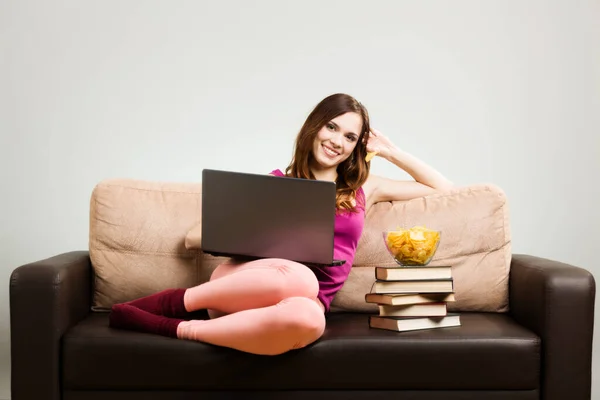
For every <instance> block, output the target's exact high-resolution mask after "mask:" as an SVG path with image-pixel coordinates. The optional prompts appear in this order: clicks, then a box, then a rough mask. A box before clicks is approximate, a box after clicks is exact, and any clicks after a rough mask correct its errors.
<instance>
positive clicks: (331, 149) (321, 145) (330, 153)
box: [312, 112, 363, 169]
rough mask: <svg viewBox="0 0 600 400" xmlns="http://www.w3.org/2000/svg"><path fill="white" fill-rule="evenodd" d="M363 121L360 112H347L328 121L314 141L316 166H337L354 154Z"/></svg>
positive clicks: (324, 167)
mask: <svg viewBox="0 0 600 400" xmlns="http://www.w3.org/2000/svg"><path fill="white" fill-rule="evenodd" d="M362 126H363V121H362V118H361V116H360V115H359V114H357V113H354V112H347V113H345V114H342V115H340V116H338V117H336V118H334V119H332V120H331V121H329V122H327V123H326V124H325V125H324V126H323V127H322V128H321V129H320V130H319V132H318V133H317V136H316V137H315V140H314V143H313V149H312V151H313V156H314V161H315V164H316V165H315V167H317V168H319V169H330V168H336V167H337V166H338V165H339V164H340V163H341V162H343V161H344V160H346V159H347V158H348V157H350V156H351V155H352V152H353V151H354V148H355V147H356V144H357V143H358V139H359V138H360V132H361V130H362Z"/></svg>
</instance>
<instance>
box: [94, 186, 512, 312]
mask: <svg viewBox="0 0 600 400" xmlns="http://www.w3.org/2000/svg"><path fill="white" fill-rule="evenodd" d="M201 193H202V185H201V183H174V182H148V181H141V180H131V179H112V180H105V181H102V182H100V183H99V184H98V185H97V186H96V187H95V188H94V190H93V192H92V196H91V201H90V237H89V251H90V258H91V261H92V265H93V269H94V298H93V302H92V309H93V310H95V311H102V310H108V309H110V307H111V306H112V305H113V304H115V303H121V302H125V301H129V300H132V299H135V298H139V297H142V296H146V295H148V294H151V293H155V292H158V291H160V290H163V289H167V288H175V287H191V286H194V285H197V284H200V283H203V282H206V281H208V279H209V278H210V275H211V274H212V271H213V270H214V269H215V268H216V267H217V265H218V264H220V263H221V262H224V261H226V259H225V258H222V257H213V256H210V255H207V254H204V253H202V252H201V251H199V250H198V248H197V245H198V243H197V242H195V240H197V238H198V237H199V236H198V235H197V231H198V227H199V223H200V217H201ZM414 225H426V226H428V227H430V228H432V229H439V230H441V231H442V240H441V242H440V246H439V248H438V251H437V253H436V256H435V257H434V260H433V261H432V262H431V265H442V264H450V265H452V266H453V276H454V281H455V290H456V294H455V296H456V302H454V303H449V308H450V309H451V310H456V311H471V310H473V311H474V310H480V311H497V312H502V311H506V310H507V309H508V270H509V266H510V237H509V229H508V213H507V205H506V199H505V197H504V194H503V193H502V191H501V190H500V189H498V188H496V187H494V186H491V185H478V186H469V187H465V188H459V189H455V190H453V191H451V192H447V193H441V194H436V195H432V196H428V197H424V198H420V199H414V200H410V201H407V202H394V203H379V204H376V205H374V206H373V207H372V208H371V209H370V210H369V213H368V214H367V221H366V224H365V229H364V232H363V235H362V237H361V240H360V242H359V246H358V252H357V255H356V258H355V264H354V266H353V268H352V271H351V273H350V276H349V278H348V280H347V281H346V283H345V285H344V287H343V288H342V289H341V291H340V292H339V293H338V295H337V296H336V298H335V299H334V302H333V304H332V311H366V312H371V311H376V307H375V305H373V304H368V303H366V302H365V294H366V293H368V292H369V291H370V290H371V286H372V285H373V282H374V280H375V273H374V268H375V266H393V265H395V264H394V263H393V261H392V259H391V257H390V256H389V254H388V253H387V251H386V250H385V247H384V244H383V240H382V237H381V232H382V231H383V230H386V229H389V228H394V227H396V226H407V227H410V226H414Z"/></svg>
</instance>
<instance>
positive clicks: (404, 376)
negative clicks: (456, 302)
mask: <svg viewBox="0 0 600 400" xmlns="http://www.w3.org/2000/svg"><path fill="white" fill-rule="evenodd" d="M461 323H462V326H460V327H452V328H444V329H436V330H421V331H412V332H391V331H385V330H380V329H371V328H369V324H368V315H367V314H332V315H330V316H329V317H328V320H327V327H326V330H325V334H324V335H323V337H321V338H320V339H319V340H318V341H317V342H315V343H313V344H312V345H310V346H308V347H306V348H304V349H300V350H295V351H291V352H288V353H285V354H282V355H279V356H276V357H272V356H258V355H253V354H248V353H243V352H240V351H236V350H231V349H228V348H223V347H217V346H213V345H208V344H205V343H200V342H194V341H185V340H178V339H172V338H167V337H163V336H158V335H152V334H144V333H138V332H130V331H122V330H116V329H112V328H110V327H108V316H107V314H106V313H102V314H98V313H94V314H90V315H89V316H88V317H87V318H85V319H84V320H83V321H81V322H80V323H79V324H77V325H76V326H75V327H73V328H72V329H71V330H70V331H69V332H67V334H66V335H65V336H64V338H63V346H62V349H63V350H62V357H61V359H62V360H63V362H62V373H61V375H62V377H63V381H62V385H63V388H64V389H65V390H153V389H154V390H193V391H197V390H225V391H230V390H250V391H253V390H259V391H261V390H304V389H310V390H342V391H344V390H400V389H404V390H418V389H420V390H423V389H426V390H536V389H537V388H538V387H539V380H540V373H539V372H540V371H539V365H540V362H541V360H540V345H541V343H540V339H539V338H538V336H537V335H535V334H534V333H532V332H531V331H529V330H528V329H526V328H523V327H522V326H520V325H518V324H516V323H515V322H514V320H513V319H512V318H511V317H510V316H507V315H502V314H493V313H489V314H486V313H463V314H462V322H461Z"/></svg>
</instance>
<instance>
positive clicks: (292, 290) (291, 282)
mask: <svg viewBox="0 0 600 400" xmlns="http://www.w3.org/2000/svg"><path fill="white" fill-rule="evenodd" d="M272 265H273V266H275V267H276V268H277V269H278V270H279V271H280V272H282V273H283V274H284V275H285V276H286V278H287V279H286V288H285V289H284V288H282V289H283V290H285V293H283V295H284V297H283V298H285V297H308V298H310V299H313V298H316V297H317V295H318V294H319V281H318V280H317V277H316V276H315V274H314V272H312V271H311V270H310V268H308V267H307V266H306V265H304V264H300V263H297V262H295V261H289V260H281V259H275V260H274V261H273V264H272Z"/></svg>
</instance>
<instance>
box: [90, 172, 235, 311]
mask: <svg viewBox="0 0 600 400" xmlns="http://www.w3.org/2000/svg"><path fill="white" fill-rule="evenodd" d="M201 187H202V186H201V184H199V183H161V182H147V181H139V180H106V181H103V182H100V183H99V184H98V185H97V186H96V187H95V188H94V190H93V192H92V197H91V201H90V238H89V251H90V258H91V261H92V265H93V269H94V273H95V279H94V297H93V302H92V309H93V310H95V311H101V310H107V309H110V307H111V306H112V305H113V304H115V303H120V302H124V301H129V300H132V299H135V298H139V297H142V296H146V295H148V294H151V293H154V292H157V291H159V290H163V289H167V288H175V287H190V286H194V285H197V284H198V283H200V282H206V281H207V280H208V279H209V278H210V274H211V273H212V271H213V270H214V268H216V266H217V265H218V264H219V263H221V262H223V261H225V259H223V258H220V257H212V256H209V255H206V254H203V253H199V252H197V251H190V250H187V249H186V248H185V243H184V239H185V237H186V234H187V233H188V231H190V229H191V228H192V227H194V226H196V225H197V224H198V222H199V221H200V212H201V206H200V205H201Z"/></svg>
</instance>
